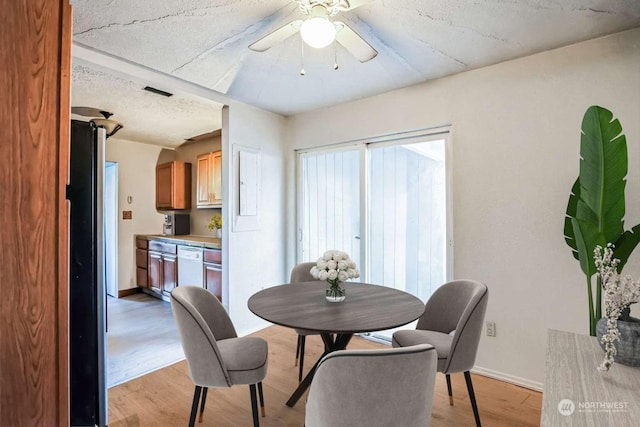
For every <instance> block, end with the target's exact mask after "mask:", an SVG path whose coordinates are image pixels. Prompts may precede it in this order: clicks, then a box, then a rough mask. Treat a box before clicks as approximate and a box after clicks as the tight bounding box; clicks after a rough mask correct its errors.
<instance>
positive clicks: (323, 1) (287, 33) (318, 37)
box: [249, 0, 378, 62]
mask: <svg viewBox="0 0 640 427" xmlns="http://www.w3.org/2000/svg"><path fill="white" fill-rule="evenodd" d="M370 1H371V0H294V2H295V3H298V4H299V5H300V10H301V11H302V13H303V14H305V15H307V18H306V19H304V20H301V19H297V20H295V21H293V22H290V23H288V24H286V25H284V26H282V27H280V28H278V29H277V30H275V31H273V32H272V33H270V34H268V35H266V36H265V37H263V38H261V39H260V40H258V41H257V42H255V43H253V44H251V45H250V46H249V49H251V50H254V51H256V52H264V51H266V50H267V49H270V48H271V47H273V46H275V45H276V44H278V43H281V42H283V41H284V40H286V39H288V38H289V37H291V36H293V35H294V34H296V33H298V32H300V35H301V37H302V40H303V41H304V42H305V43H306V44H307V45H309V46H311V47H314V48H316V49H322V48H324V47H327V46H329V45H330V44H331V43H333V42H334V41H335V42H337V43H340V44H341V45H342V46H343V47H344V48H345V49H346V50H347V51H348V52H349V53H350V54H351V55H353V56H354V57H355V58H356V59H357V60H358V61H360V62H367V61H370V60H372V59H373V58H375V57H376V55H378V52H377V51H376V50H375V49H374V48H373V47H372V46H371V45H370V44H369V43H367V41H365V40H364V39H363V38H362V37H360V36H359V35H358V34H357V33H356V32H355V31H354V30H353V29H352V28H351V27H349V26H348V25H347V24H345V23H344V22H342V21H337V20H332V18H333V17H334V16H336V15H338V14H339V13H341V12H345V11H350V10H353V9H355V8H356V7H359V6H362V5H363V4H366V3H370Z"/></svg>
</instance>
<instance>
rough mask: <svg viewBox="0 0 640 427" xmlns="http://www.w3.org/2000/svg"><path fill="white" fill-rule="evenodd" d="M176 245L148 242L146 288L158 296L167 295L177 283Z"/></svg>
mask: <svg viewBox="0 0 640 427" xmlns="http://www.w3.org/2000/svg"><path fill="white" fill-rule="evenodd" d="M176 249H177V247H176V245H175V244H171V243H163V242H157V241H151V242H149V261H148V267H147V269H148V272H149V275H148V287H149V289H151V290H152V291H154V292H157V293H159V294H165V295H168V294H169V293H170V292H171V291H172V290H173V288H175V287H176V283H177V282H178V268H177V262H176V260H177V252H176Z"/></svg>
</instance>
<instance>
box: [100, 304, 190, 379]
mask: <svg viewBox="0 0 640 427" xmlns="http://www.w3.org/2000/svg"><path fill="white" fill-rule="evenodd" d="M107 318H108V320H107V326H108V332H107V387H113V386H114V385H117V384H121V383H123V382H125V381H129V380H130V379H132V378H136V377H139V376H140V375H144V374H146V373H149V372H152V371H155V370H157V369H160V368H163V367H165V366H167V365H169V364H171V363H175V362H177V361H179V360H182V359H184V352H183V351H182V345H181V344H180V336H179V335H178V328H177V326H176V322H175V321H174V320H173V314H172V313H171V305H170V304H169V303H168V302H166V301H162V300H160V299H158V298H154V297H152V296H149V295H146V294H143V293H139V294H133V295H129V296H127V297H122V298H117V299H116V298H111V297H109V298H108V300H107Z"/></svg>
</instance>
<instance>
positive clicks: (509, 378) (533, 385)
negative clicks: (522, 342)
mask: <svg viewBox="0 0 640 427" xmlns="http://www.w3.org/2000/svg"><path fill="white" fill-rule="evenodd" d="M471 372H473V373H474V374H478V375H482V376H483V377H489V378H493V379H496V380H500V381H504V382H507V383H511V384H515V385H517V386H520V387H525V388H528V389H531V390H535V391H542V389H543V388H544V384H543V383H541V382H538V381H531V380H528V379H526V378H521V377H516V376H515V375H511V374H505V373H504V372H499V371H494V370H493V369H488V368H483V367H481V366H474V367H473V369H471Z"/></svg>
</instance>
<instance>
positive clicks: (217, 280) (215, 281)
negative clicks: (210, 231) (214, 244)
mask: <svg viewBox="0 0 640 427" xmlns="http://www.w3.org/2000/svg"><path fill="white" fill-rule="evenodd" d="M204 287H205V289H206V290H208V291H209V292H211V293H212V294H213V295H214V296H215V297H216V298H218V300H219V301H220V302H222V251H220V250H218V249H205V250H204Z"/></svg>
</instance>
